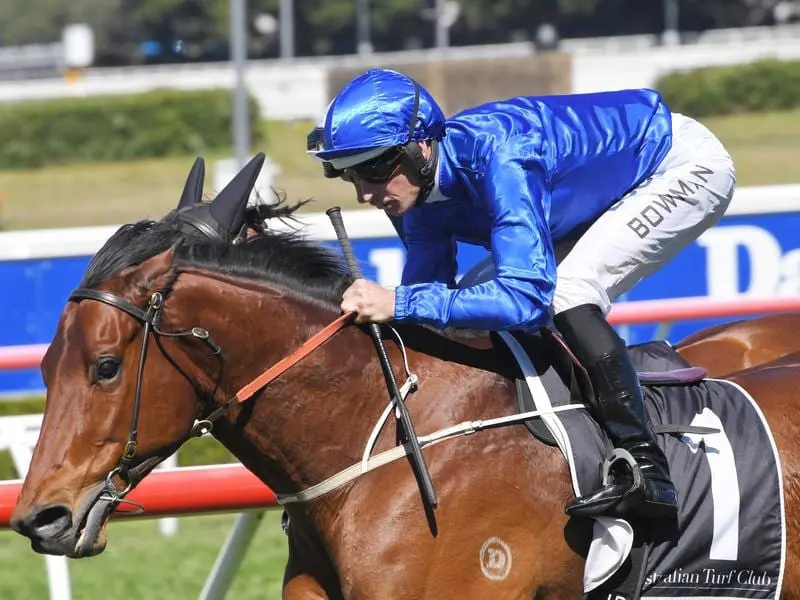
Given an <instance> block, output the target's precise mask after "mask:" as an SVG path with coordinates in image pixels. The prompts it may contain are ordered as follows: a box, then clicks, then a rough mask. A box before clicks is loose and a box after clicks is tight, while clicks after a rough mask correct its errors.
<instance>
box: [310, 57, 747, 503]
mask: <svg viewBox="0 0 800 600" xmlns="http://www.w3.org/2000/svg"><path fill="white" fill-rule="evenodd" d="M308 150H309V153H310V154H312V155H313V156H315V157H316V158H317V159H319V160H321V161H322V162H323V165H324V169H325V175H326V176H328V177H341V178H343V179H345V180H346V181H349V182H351V183H352V184H353V185H354V186H355V189H356V194H357V196H358V201H359V202H361V203H365V204H366V203H369V204H372V205H373V206H375V207H376V208H379V209H382V210H384V211H386V213H387V214H388V215H389V216H390V217H392V218H393V222H396V223H398V224H399V225H400V226H401V227H400V228H399V229H398V231H399V232H400V233H401V236H402V237H403V241H404V243H405V245H406V249H407V260H406V265H405V268H404V271H403V276H402V283H401V285H400V286H398V287H396V288H394V289H387V288H384V287H381V286H379V285H378V284H376V283H373V282H369V281H366V280H358V281H356V282H355V283H353V284H352V286H350V287H349V288H348V289H347V290H346V292H345V293H344V297H343V299H342V303H341V308H342V310H343V311H355V312H356V313H357V315H358V317H357V321H358V322H360V323H364V322H385V321H389V320H396V321H398V322H410V323H423V324H428V325H432V326H434V327H437V328H444V327H447V326H451V327H462V328H469V329H482V330H490V331H502V330H514V329H529V328H535V327H540V326H543V325H547V324H548V323H550V322H551V319H552V324H553V325H554V326H555V327H556V328H557V329H558V331H559V332H560V334H561V335H562V337H563V338H564V340H565V342H566V343H567V345H568V346H569V347H570V349H571V350H572V351H573V353H574V354H575V356H576V357H577V359H578V360H579V361H580V362H581V364H583V365H584V367H585V368H586V370H587V372H588V375H589V377H590V380H591V382H592V384H593V387H594V390H595V395H596V399H595V402H594V406H593V408H594V411H593V412H594V414H595V416H596V417H597V418H598V420H599V421H600V423H601V424H602V426H603V427H604V429H605V430H606V431H607V433H608V435H609V438H610V439H611V441H612V443H613V444H614V446H615V447H617V448H621V449H624V450H627V451H628V452H629V453H630V455H631V456H632V457H633V459H634V460H635V461H636V463H638V466H639V468H640V470H641V474H642V476H643V477H642V478H641V479H640V480H639V481H640V483H639V485H635V484H634V481H636V479H635V478H634V477H633V475H632V473H631V471H630V470H629V469H615V470H614V476H613V477H612V478H611V481H610V482H609V483H608V484H607V485H605V486H604V487H602V488H601V489H599V490H596V491H594V492H592V493H590V494H588V495H586V496H582V497H579V498H575V499H573V500H571V501H570V502H569V503H568V504H567V506H566V512H567V513H568V514H570V515H576V516H577V515H580V516H597V515H611V516H625V515H627V514H634V515H639V516H643V517H649V518H666V519H671V518H675V517H676V515H677V497H676V492H675V487H674V486H673V484H672V481H671V479H670V474H669V468H668V466H667V461H666V458H665V457H664V454H663V453H662V451H661V449H660V448H659V447H658V445H657V443H656V440H655V437H654V435H653V433H652V431H651V430H650V426H649V423H648V419H647V414H646V411H645V406H644V400H643V396H642V392H641V389H640V387H639V382H638V377H637V374H636V370H635V368H634V366H633V364H632V362H631V360H630V358H629V356H628V354H627V352H626V347H625V343H624V342H623V341H622V339H621V338H620V337H619V336H618V335H617V333H616V332H615V330H614V329H613V328H612V327H611V326H610V325H609V323H608V322H607V320H606V315H607V314H608V312H609V310H610V308H611V303H612V301H613V300H615V299H616V298H617V297H618V296H619V295H620V294H622V293H624V292H626V291H627V290H629V289H630V288H631V287H632V286H633V285H634V284H636V283H637V282H638V281H639V280H641V279H642V278H643V277H646V276H647V275H650V274H651V273H653V272H654V271H655V270H657V269H658V268H660V267H661V266H662V265H664V264H665V263H666V262H668V261H669V260H670V259H672V257H674V256H675V254H677V253H678V251H679V250H681V249H682V248H684V247H685V246H687V245H688V244H689V243H690V242H691V241H692V240H694V239H696V238H697V237H698V236H699V235H700V234H701V233H702V232H703V231H704V230H706V229H708V228H709V227H711V226H712V225H714V224H715V223H716V222H717V221H718V220H719V219H720V217H721V216H722V215H723V213H724V212H725V210H726V209H727V207H728V204H729V203H730V200H731V198H732V196H733V191H734V187H735V172H734V168H733V163H732V160H731V158H730V156H729V154H728V153H727V152H726V151H725V149H724V147H723V146H722V144H721V143H720V142H719V141H718V140H717V138H716V137H715V136H714V135H713V134H712V133H711V132H710V131H708V130H707V129H706V128H705V127H704V126H703V125H701V124H699V123H698V122H696V121H694V120H692V119H691V118H689V117H686V116H684V115H680V114H677V113H671V112H670V110H669V108H667V106H666V105H665V104H664V101H663V99H662V98H661V96H660V95H659V94H658V93H657V92H655V91H652V90H646V89H642V90H626V91H617V92H607V93H595V94H584V95H567V96H542V97H517V98H511V99H509V100H502V101H497V102H489V103H487V104H483V105H480V106H476V107H474V108H470V109H467V110H465V111H463V112H461V113H459V114H457V115H455V116H453V117H452V118H450V119H446V118H445V116H444V114H443V112H442V109H441V108H440V107H439V106H438V105H437V103H436V101H435V100H434V99H433V97H432V96H431V95H430V94H429V93H428V92H427V91H426V90H425V89H424V88H423V87H422V86H421V85H419V84H418V83H417V82H415V81H414V80H412V79H411V78H409V77H407V76H405V75H403V74H401V73H398V72H395V71H391V70H386V69H372V70H370V71H368V72H366V73H364V74H362V75H360V76H358V77H356V78H355V79H354V80H353V81H351V82H350V83H349V84H347V85H346V86H345V87H344V88H343V89H342V90H341V91H340V92H339V93H338V95H337V96H336V97H335V98H334V100H333V102H332V103H331V104H330V106H329V107H328V110H327V111H326V115H325V118H324V122H323V123H321V124H320V125H319V126H318V127H317V128H315V130H314V131H312V133H311V134H310V135H309V140H308ZM578 232H580V237H578V238H577V241H576V242H575V244H574V246H573V247H572V249H571V250H570V251H569V253H568V254H567V255H566V257H564V258H563V260H562V261H561V262H560V263H559V264H558V265H557V264H556V257H555V252H554V245H555V244H556V243H558V242H561V241H563V240H565V239H566V238H573V237H575V236H576V235H577V233H578ZM457 241H462V242H466V243H471V244H480V245H482V246H484V247H485V248H487V249H490V250H491V257H492V261H493V263H494V274H493V277H492V278H490V279H489V280H488V281H485V282H483V283H477V284H474V285H470V286H467V287H462V288H459V287H457V286H456V273H457V265H456V242H457Z"/></svg>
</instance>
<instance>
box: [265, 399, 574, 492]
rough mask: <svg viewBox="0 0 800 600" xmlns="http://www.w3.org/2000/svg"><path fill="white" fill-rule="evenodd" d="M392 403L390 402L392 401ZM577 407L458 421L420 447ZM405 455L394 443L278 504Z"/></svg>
mask: <svg viewBox="0 0 800 600" xmlns="http://www.w3.org/2000/svg"><path fill="white" fill-rule="evenodd" d="M389 406H391V404H390V405H389ZM578 408H585V406H584V405H583V404H567V405H566V406H556V407H552V408H551V409H550V410H532V411H529V412H524V413H518V414H515V415H509V416H507V417H498V418H496V419H489V420H488V421H480V420H479V421H465V422H463V423H459V424H458V425H453V426H452V427H446V428H445V429H440V430H439V431H436V432H434V433H432V434H430V435H424V436H421V437H420V438H419V445H420V448H425V447H427V446H433V445H434V444H438V443H439V442H443V441H445V440H449V439H453V438H456V437H459V436H462V435H466V434H469V433H475V432H476V431H481V430H482V429H487V428H490V427H500V426H503V425H512V424H514V423H521V422H523V421H527V420H528V419H533V418H535V417H541V416H543V415H548V414H553V413H558V412H564V411H567V410H575V409H578ZM406 455H408V449H407V448H406V447H405V446H395V447H394V448H392V449H391V450H386V451H385V452H381V453H380V454H376V455H375V456H373V457H372V458H370V459H369V460H368V461H367V463H366V465H364V464H362V463H358V464H356V465H353V466H351V467H348V468H347V469H345V470H343V471H339V472H338V473H337V474H336V475H333V476H332V477H329V478H328V479H326V480H325V481H322V482H320V483H318V484H316V485H313V486H311V487H310V488H308V489H305V490H303V491H301V492H297V493H296V494H277V499H278V504H281V505H283V504H291V503H295V502H309V501H310V500H314V499H316V498H319V497H320V496H322V495H324V494H327V493H328V492H332V491H333V490H335V489H337V488H340V487H341V486H343V485H344V484H346V483H349V482H351V481H353V480H354V479H357V478H358V477H360V476H361V475H363V474H364V473H367V472H369V471H374V470H375V469H377V468H378V467H382V466H383V465H386V464H388V463H390V462H393V461H395V460H397V459H398V458H402V457H404V456H406Z"/></svg>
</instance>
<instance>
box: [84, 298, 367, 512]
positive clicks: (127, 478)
mask: <svg viewBox="0 0 800 600" xmlns="http://www.w3.org/2000/svg"><path fill="white" fill-rule="evenodd" d="M166 296H167V291H166V290H161V291H157V292H154V293H153V294H152V295H151V296H150V300H149V301H148V303H147V307H146V308H144V309H141V308H139V307H138V306H135V305H134V304H131V303H130V302H128V301H127V300H125V299H123V298H120V297H119V296H116V295H114V294H111V293H109V292H102V291H99V290H94V289H90V288H78V289H76V290H74V291H73V292H72V293H71V294H70V295H69V298H68V301H71V302H80V301H81V300H94V301H96V302H101V303H103V304H106V305H108V306H111V307H113V308H116V309H118V310H121V311H122V312H124V313H126V314H128V315H130V316H131V317H133V318H134V319H136V320H137V321H138V322H139V323H140V324H141V325H143V326H144V332H143V334H142V344H141V347H140V350H139V361H138V371H137V373H136V387H135V390H134V398H133V410H132V415H131V423H130V428H129V430H128V440H127V442H126V444H125V448H124V450H123V452H122V456H121V457H120V460H119V463H118V464H117V466H116V467H114V468H113V469H112V470H111V471H109V473H108V475H106V478H105V494H106V495H105V499H106V500H108V501H110V502H111V504H113V505H116V504H119V503H120V502H122V501H123V499H124V498H125V496H126V495H127V494H128V493H129V492H130V491H131V490H132V489H133V488H134V487H135V486H136V484H137V483H138V482H139V481H140V480H141V479H142V478H143V477H144V476H145V475H146V474H147V473H148V472H150V470H151V469H152V468H153V467H155V466H156V465H157V464H158V463H159V462H161V461H162V460H163V459H164V458H165V457H166V455H158V456H154V457H150V458H147V459H145V460H143V461H141V462H138V461H137V460H136V458H137V456H136V451H137V449H138V441H139V431H138V423H139V413H140V409H141V402H142V380H143V377H144V366H145V361H146V359H147V350H148V347H149V341H150V334H154V335H155V336H157V337H168V338H181V337H188V338H193V339H196V340H200V341H201V342H203V343H204V344H206V345H207V346H208V347H209V348H210V349H211V351H212V352H213V354H214V356H215V357H216V358H217V359H218V361H219V369H218V370H217V373H218V374H217V377H216V379H215V382H214V388H213V392H212V394H211V396H212V398H213V397H215V396H216V392H217V391H218V389H219V384H220V381H221V379H222V373H223V367H224V365H225V355H224V354H223V352H222V349H221V348H220V347H219V346H218V345H217V344H216V343H215V342H214V341H213V340H212V339H211V335H210V334H209V332H208V330H207V329H204V328H202V327H192V328H191V329H186V330H182V331H174V332H170V331H164V330H162V329H160V328H159V325H158V323H159V319H160V317H161V315H162V313H163V310H164V303H165V302H166ZM352 317H353V314H352V313H345V314H343V315H341V316H340V317H339V318H337V319H336V320H335V321H333V322H332V323H330V324H329V325H328V326H326V327H325V328H324V329H322V330H321V331H319V332H317V333H316V334H315V335H313V336H312V337H311V338H309V339H308V340H307V341H306V342H305V343H303V344H302V345H301V346H300V347H298V348H297V349H295V350H294V352H292V353H291V354H289V355H288V356H286V357H284V358H283V359H282V360H280V361H279V362H278V363H276V364H275V365H273V366H272V367H270V368H269V369H267V370H266V371H264V372H263V373H262V374H261V375H259V376H258V377H256V378H255V379H254V380H253V381H251V382H250V383H248V384H247V385H246V386H244V387H243V388H242V389H241V390H239V391H238V392H237V393H236V395H235V396H233V397H232V398H230V399H229V400H227V401H226V402H224V403H223V404H222V405H220V406H218V407H216V408H213V409H211V410H210V411H209V413H208V414H206V415H205V416H198V417H197V418H196V419H195V422H194V425H193V426H192V428H191V430H190V431H189V433H188V434H187V435H185V436H184V437H183V438H181V439H179V440H178V441H177V442H175V444H173V445H172V446H171V447H170V452H169V453H170V454H171V453H172V452H175V451H176V450H177V449H178V448H180V447H181V446H182V445H183V444H184V443H186V442H187V441H188V440H190V439H191V438H193V437H199V436H201V435H204V434H206V433H209V432H210V431H211V429H212V427H213V424H214V422H215V421H216V420H217V419H219V418H220V417H222V416H223V415H224V414H225V413H227V412H228V410H230V408H231V407H232V406H233V405H234V404H235V403H237V402H239V403H241V402H244V401H246V400H248V399H249V398H252V397H253V396H254V395H255V394H256V393H258V392H259V391H260V390H261V389H263V388H264V387H265V386H266V385H267V384H269V383H270V382H271V381H272V380H273V379H275V378H277V377H278V376H279V375H281V374H282V373H283V372H285V371H286V370H287V369H289V368H290V367H291V366H292V365H294V364H296V363H297V362H298V361H299V360H301V359H302V358H304V357H305V356H307V355H308V354H310V353H311V352H312V351H313V350H315V349H317V348H319V347H320V346H321V345H322V344H323V343H324V342H326V341H327V340H328V339H330V338H331V337H332V336H333V335H334V334H335V333H336V332H338V331H340V330H341V329H343V328H344V327H345V326H346V325H347V324H349V323H350V322H351V320H352ZM201 415H202V413H201ZM117 475H118V476H119V477H120V478H121V479H122V480H123V482H124V483H125V488H124V489H122V490H118V489H117V486H116V484H115V483H114V476H117ZM125 502H130V501H128V500H126V501H125ZM132 504H134V503H132Z"/></svg>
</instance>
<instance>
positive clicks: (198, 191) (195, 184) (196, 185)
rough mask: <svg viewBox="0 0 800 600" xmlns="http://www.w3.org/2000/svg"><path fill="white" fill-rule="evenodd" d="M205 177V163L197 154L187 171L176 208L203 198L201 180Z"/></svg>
mask: <svg viewBox="0 0 800 600" xmlns="http://www.w3.org/2000/svg"><path fill="white" fill-rule="evenodd" d="M205 178H206V163H205V161H204V160H203V158H202V157H201V156H198V157H197V159H196V160H195V161H194V164H193V165H192V169H191V170H190V171H189V176H188V177H187V178H186V184H185V185H184V186H183V193H182V194H181V201H180V202H178V210H181V209H184V208H186V207H188V206H194V205H195V204H200V202H201V201H202V200H203V181H204V180H205Z"/></svg>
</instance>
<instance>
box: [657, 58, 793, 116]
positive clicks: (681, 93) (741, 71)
mask: <svg viewBox="0 0 800 600" xmlns="http://www.w3.org/2000/svg"><path fill="white" fill-rule="evenodd" d="M655 88H656V89H657V90H658V91H660V92H661V93H662V94H663V95H664V99H665V100H666V102H667V104H668V105H669V107H670V109H672V110H673V111H674V112H679V113H684V114H686V115H690V116H694V117H704V116H717V115H729V114H734V113H749V112H766V111H771V110H786V109H790V108H795V107H797V106H800V61H779V60H762V61H758V62H753V63H748V64H744V65H735V66H730V67H706V68H702V69H696V70H693V71H683V72H676V73H671V74H669V75H666V76H664V77H662V78H661V79H659V80H658V81H657V82H656V84H655Z"/></svg>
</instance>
